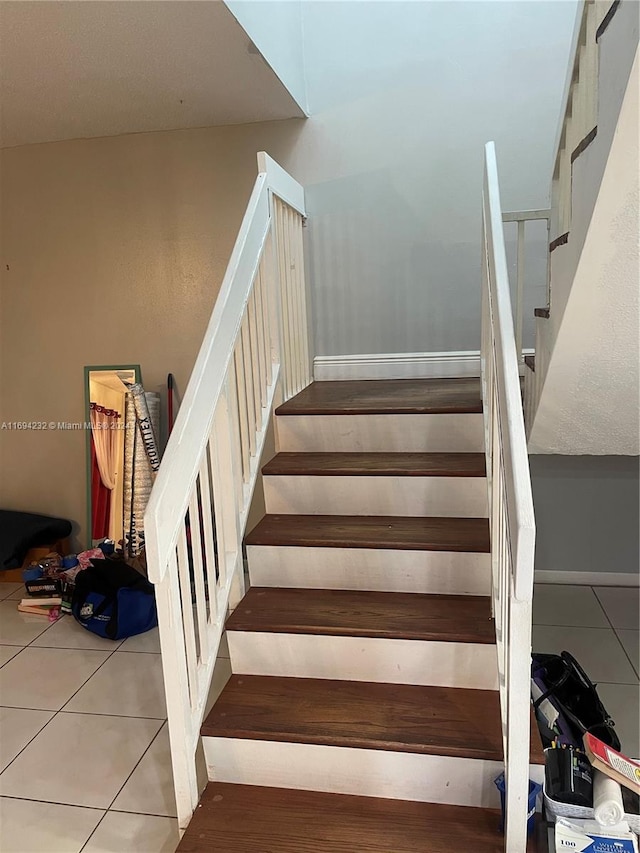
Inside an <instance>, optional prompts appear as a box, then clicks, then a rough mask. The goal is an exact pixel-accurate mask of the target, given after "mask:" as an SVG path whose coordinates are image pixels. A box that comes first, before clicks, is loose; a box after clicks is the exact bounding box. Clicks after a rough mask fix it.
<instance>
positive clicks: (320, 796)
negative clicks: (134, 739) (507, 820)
mask: <svg viewBox="0 0 640 853" xmlns="http://www.w3.org/2000/svg"><path fill="white" fill-rule="evenodd" d="M499 820H500V813H499V812H498V811H494V810H493V809H480V808H470V807H465V806H450V805H441V804H436V803H417V802H408V801H406V800H389V799H380V798H376V797H354V796H350V795H346V794H326V793H322V792H318V791H298V790H292V789H283V788H261V787H254V786H250V785H231V784H226V783H222V782H210V783H209V784H208V785H207V787H206V789H205V792H204V794H203V796H202V799H201V801H200V806H199V807H198V808H197V809H196V812H195V814H194V816H193V819H192V821H191V823H190V824H189V827H188V829H187V831H186V833H185V835H184V837H183V839H182V841H181V842H180V845H179V846H178V851H177V853H212V851H215V853H445V851H451V853H504V838H503V836H501V835H500V833H499V832H498V824H499ZM544 849H546V847H545V848H544ZM527 850H528V853H537V851H540V853H541V851H542V850H543V847H542V846H540V847H539V848H536V847H535V843H534V842H533V841H531V842H530V844H529V846H528V848H527Z"/></svg>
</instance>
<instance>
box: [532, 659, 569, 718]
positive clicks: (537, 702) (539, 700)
mask: <svg viewBox="0 0 640 853" xmlns="http://www.w3.org/2000/svg"><path fill="white" fill-rule="evenodd" d="M554 657H555V656H554ZM557 661H558V662H559V663H560V662H561V663H562V664H563V668H564V671H563V673H562V675H561V676H560V678H559V679H558V680H557V681H554V682H553V684H552V685H551V686H550V687H548V688H547V689H546V690H545V691H544V693H543V694H542V695H541V696H538V698H537V699H536V700H535V702H534V703H533V710H534V711H537V710H538V708H539V707H540V705H541V704H542V703H543V702H544V700H545V699H548V698H549V696H552V695H553V694H554V693H555V691H556V690H557V689H558V688H559V687H562V685H563V684H564V683H565V681H566V680H567V679H568V678H569V676H570V675H571V668H570V667H569V665H568V663H567V661H566V660H565V659H564V658H562V657H557Z"/></svg>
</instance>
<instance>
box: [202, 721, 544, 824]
mask: <svg viewBox="0 0 640 853" xmlns="http://www.w3.org/2000/svg"><path fill="white" fill-rule="evenodd" d="M202 743H203V746H204V752H205V757H206V761H207V771H208V776H209V780H210V781H217V782H234V783H237V784H243V785H265V786H267V787H282V788H298V789H302V790H305V791H325V792H328V793H338V794H356V795H360V796H365V797H387V798H389V799H397V800H417V801H419V802H430V803H448V804H450V805H460V806H479V807H483V808H499V807H500V800H499V795H498V791H497V789H496V786H495V785H494V782H493V780H494V779H495V778H496V776H497V775H498V774H499V773H500V772H501V771H502V769H503V765H502V762H498V761H483V760H475V759H471V758H449V757H446V756H440V755H416V754H415V753H408V752H393V751H390V750H389V751H387V750H377V749H356V748H353V747H336V746H325V745H317V744H304V743H277V742H273V741H259V740H242V739H237V738H218V737H214V738H211V737H203V739H202ZM543 776H544V767H538V766H536V767H533V768H531V779H533V780H535V781H538V782H542V778H543Z"/></svg>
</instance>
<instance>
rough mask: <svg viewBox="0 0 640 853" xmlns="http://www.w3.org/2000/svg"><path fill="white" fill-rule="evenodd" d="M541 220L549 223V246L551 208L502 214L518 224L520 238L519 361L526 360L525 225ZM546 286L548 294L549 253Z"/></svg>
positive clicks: (517, 264)
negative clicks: (524, 344) (524, 345)
mask: <svg viewBox="0 0 640 853" xmlns="http://www.w3.org/2000/svg"><path fill="white" fill-rule="evenodd" d="M541 220H544V221H546V223H547V246H548V243H549V231H550V227H551V210H549V209H545V210H513V211H509V212H504V213H503V214H502V221H503V223H506V222H515V223H517V226H518V238H517V244H516V246H517V248H516V308H515V314H514V317H513V322H514V326H515V337H516V352H517V354H518V362H520V363H521V362H522V361H523V360H524V349H523V329H524V304H525V298H524V283H525V245H526V243H525V236H526V235H525V227H526V224H527V222H539V221H541ZM546 287H547V295H548V290H549V255H548V253H547V272H546Z"/></svg>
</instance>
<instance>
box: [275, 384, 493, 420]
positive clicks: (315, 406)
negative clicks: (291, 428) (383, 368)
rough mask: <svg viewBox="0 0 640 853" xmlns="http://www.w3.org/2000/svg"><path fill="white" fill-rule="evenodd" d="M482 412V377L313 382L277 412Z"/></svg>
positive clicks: (279, 413) (290, 413)
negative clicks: (480, 378)
mask: <svg viewBox="0 0 640 853" xmlns="http://www.w3.org/2000/svg"><path fill="white" fill-rule="evenodd" d="M474 412H476V413H477V412H482V396H481V389H480V380H479V379H381V380H380V379H378V380H365V381H360V380H358V381H351V380H348V381H340V382H312V383H311V385H309V387H308V388H305V389H304V391H301V392H300V393H299V394H297V395H296V396H295V397H292V398H291V400H288V401H287V402H286V403H283V404H282V405H281V406H279V407H278V409H277V410H276V414H277V415H377V414H406V415H421V414H445V413H460V414H467V413H474Z"/></svg>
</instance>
